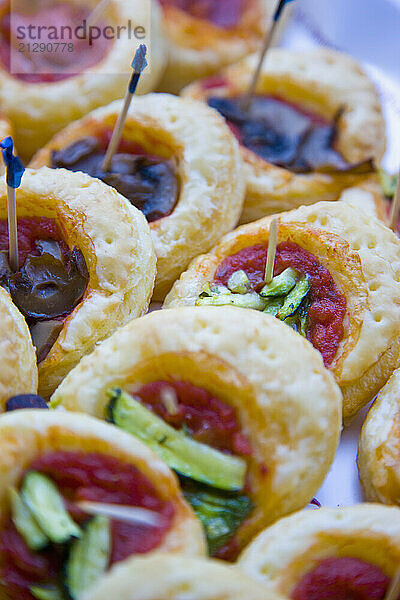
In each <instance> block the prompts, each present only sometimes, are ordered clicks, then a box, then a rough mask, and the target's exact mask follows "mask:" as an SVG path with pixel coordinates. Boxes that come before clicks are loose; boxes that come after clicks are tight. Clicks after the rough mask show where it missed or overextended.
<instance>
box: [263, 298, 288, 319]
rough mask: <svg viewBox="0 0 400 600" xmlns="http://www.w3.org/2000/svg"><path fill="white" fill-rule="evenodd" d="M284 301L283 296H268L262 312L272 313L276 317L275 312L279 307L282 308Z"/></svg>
mask: <svg viewBox="0 0 400 600" xmlns="http://www.w3.org/2000/svg"><path fill="white" fill-rule="evenodd" d="M284 302H285V298H283V297H280V298H268V301H267V306H266V307H265V308H264V310H263V312H265V314H267V315H272V316H273V317H276V313H277V312H278V310H279V309H280V308H282V306H283V303H284Z"/></svg>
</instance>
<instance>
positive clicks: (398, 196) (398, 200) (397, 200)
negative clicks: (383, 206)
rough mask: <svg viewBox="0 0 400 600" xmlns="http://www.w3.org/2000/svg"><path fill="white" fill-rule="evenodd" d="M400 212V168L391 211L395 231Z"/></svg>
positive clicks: (392, 227) (391, 220) (391, 227)
mask: <svg viewBox="0 0 400 600" xmlns="http://www.w3.org/2000/svg"><path fill="white" fill-rule="evenodd" d="M399 212H400V170H399V176H398V178H397V186H396V192H395V194H394V197H393V200H392V209H391V211H390V229H392V230H393V231H396V229H397V221H398V219H399Z"/></svg>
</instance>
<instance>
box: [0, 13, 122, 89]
mask: <svg viewBox="0 0 400 600" xmlns="http://www.w3.org/2000/svg"><path fill="white" fill-rule="evenodd" d="M28 10H29V8H28V3H27V14H21V13H15V12H13V13H12V15H10V13H9V12H8V13H6V14H5V15H4V16H3V18H2V19H1V21H0V34H1V42H0V62H1V63H2V65H3V67H4V68H5V69H7V70H8V71H9V72H11V70H12V74H13V76H14V77H16V78H18V79H21V80H23V81H27V82H29V83H51V82H55V81H60V80H62V79H66V78H68V77H73V76H74V75H77V74H79V73H82V72H83V71H85V70H86V69H89V68H91V67H94V66H95V65H97V64H98V63H100V62H101V61H102V60H103V59H104V58H105V56H106V54H107V52H108V51H109V49H110V46H111V44H112V40H109V39H107V38H106V37H105V36H104V35H100V36H99V37H98V39H95V40H93V41H92V43H89V40H88V39H87V38H86V39H79V38H82V37H84V32H83V22H84V20H85V19H87V17H88V15H89V12H88V11H87V10H85V9H82V8H78V7H76V6H74V5H73V4H67V3H58V4H54V5H51V6H48V5H47V4H46V6H43V7H41V8H40V9H39V10H37V11H36V12H35V13H33V14H29V13H28ZM96 26H98V27H99V28H100V30H103V29H104V27H105V24H104V23H96ZM78 27H80V30H77V28H78ZM76 34H77V35H78V37H77V35H76ZM22 35H24V36H25V37H23V38H22ZM93 35H94V34H93ZM96 35H97V32H96ZM108 35H109V34H108ZM11 58H12V60H11ZM71 67H72V68H73V72H72V70H71Z"/></svg>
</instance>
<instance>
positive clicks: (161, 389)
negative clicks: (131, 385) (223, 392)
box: [135, 381, 252, 455]
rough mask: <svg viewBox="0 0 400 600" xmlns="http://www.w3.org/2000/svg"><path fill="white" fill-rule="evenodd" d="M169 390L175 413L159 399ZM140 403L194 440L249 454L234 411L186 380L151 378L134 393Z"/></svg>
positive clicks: (247, 443)
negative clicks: (171, 380)
mask: <svg viewBox="0 0 400 600" xmlns="http://www.w3.org/2000/svg"><path fill="white" fill-rule="evenodd" d="M168 392H170V393H171V392H172V394H173V397H174V398H175V400H176V412H175V410H174V411H173V414H171V412H170V411H169V410H168V403H167V402H166V401H165V400H164V401H163V398H165V397H166V394H168ZM135 396H137V397H138V398H139V399H140V400H141V402H142V403H143V404H144V405H145V406H146V407H147V408H148V409H149V410H152V411H153V412H154V413H156V414H157V415H158V416H160V417H161V418H162V419H164V421H166V422H167V423H169V424H170V425H172V426H173V427H175V429H182V427H186V428H187V430H188V433H189V434H190V435H191V436H192V437H193V439H195V440H196V441H198V442H201V443H203V444H207V445H208V446H212V447H214V448H218V449H219V450H224V451H227V452H230V453H232V454H242V455H249V454H251V452H252V450H251V445H250V442H249V440H248V439H247V437H246V436H245V434H244V433H243V432H242V431H241V427H240V424H239V421H238V419H237V416H236V410H235V408H233V407H232V406H229V405H228V404H225V403H224V402H221V400H218V399H217V398H214V397H213V396H212V395H211V394H210V393H209V392H207V391H206V390H204V389H202V388H199V387H197V386H195V385H193V384H192V383H190V382H187V381H173V382H167V381H154V382H152V383H148V384H146V385H144V386H142V387H141V388H140V389H139V391H138V392H135Z"/></svg>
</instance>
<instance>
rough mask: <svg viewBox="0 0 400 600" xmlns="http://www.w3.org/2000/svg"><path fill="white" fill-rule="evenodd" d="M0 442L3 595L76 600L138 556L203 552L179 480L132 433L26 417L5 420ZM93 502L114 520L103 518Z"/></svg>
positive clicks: (41, 415)
mask: <svg viewBox="0 0 400 600" xmlns="http://www.w3.org/2000/svg"><path fill="white" fill-rule="evenodd" d="M0 439H1V455H0V472H1V477H0V548H1V558H0V573H1V581H2V592H1V594H2V595H1V597H2V598H7V600H34V599H37V600H43V599H48V598H51V599H52V598H56V599H62V598H63V597H64V596H63V595H62V590H65V591H66V594H67V596H68V598H70V599H71V600H77V599H78V598H79V599H80V598H81V597H82V593H83V592H85V591H86V590H87V589H88V588H90V586H91V585H92V584H93V583H94V582H95V581H96V580H97V579H98V578H99V577H101V576H102V575H103V573H105V572H106V571H107V570H108V569H109V568H110V567H111V566H112V565H114V564H116V563H119V562H121V561H123V560H125V559H126V558H128V557H130V556H132V555H134V554H145V553H149V552H154V551H155V550H159V551H161V552H162V551H164V552H168V553H171V552H173V553H175V552H177V553H180V554H188V555H196V554H203V553H204V550H205V544H204V538H203V533H202V531H201V527H200V525H199V523H198V521H197V519H196V518H195V516H194V515H193V513H192V511H191V510H190V507H189V506H188V505H187V504H186V502H185V501H184V498H183V496H182V494H181V492H180V489H179V486H178V483H177V479H176V477H174V475H173V474H172V472H171V471H170V470H169V469H168V467H167V466H166V465H165V463H164V462H163V461H162V460H160V459H159V458H158V456H157V455H156V454H155V453H153V452H152V451H151V450H150V449H149V448H147V447H146V445H145V444H142V443H141V442H139V441H138V440H136V439H134V438H133V437H132V436H131V435H129V434H127V433H124V432H122V431H121V432H120V433H119V435H118V436H115V429H114V427H112V426H110V425H107V424H106V423H102V422H101V421H99V420H98V419H93V418H92V417H89V416H87V415H75V414H71V413H69V414H67V413H65V412H61V411H60V412H57V411H49V410H23V411H22V410H20V411H15V412H12V413H7V414H6V415H2V416H1V418H0ZM93 503H94V504H95V506H96V504H98V503H101V504H102V505H103V508H104V504H103V503H106V507H107V508H108V510H109V514H108V515H105V514H97V512H96V516H94V512H93ZM118 505H122V507H121V508H120V510H118ZM130 508H131V509H132V508H134V509H135V515H134V516H135V519H134V520H132V518H129V516H130V515H131V514H132V511H131V510H130ZM120 511H121V512H122V514H121V513H120ZM124 513H125V514H124ZM126 513H128V516H127V515H126ZM123 516H124V517H125V520H122V517H123ZM128 518H129V520H127V519H128ZM46 594H47V595H46Z"/></svg>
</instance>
